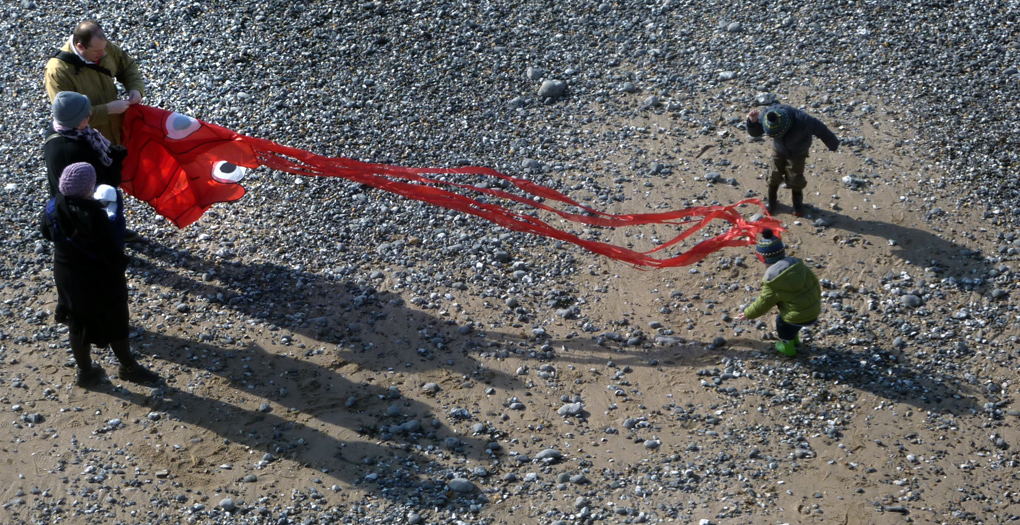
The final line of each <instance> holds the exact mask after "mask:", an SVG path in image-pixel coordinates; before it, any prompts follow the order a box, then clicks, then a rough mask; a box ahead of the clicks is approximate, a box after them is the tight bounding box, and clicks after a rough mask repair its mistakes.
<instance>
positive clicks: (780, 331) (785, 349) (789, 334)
mask: <svg viewBox="0 0 1020 525" xmlns="http://www.w3.org/2000/svg"><path fill="white" fill-rule="evenodd" d="M799 333H800V327H799V326H797V325H793V324H790V323H787V322H786V321H784V320H783V318H782V317H781V316H780V315H776V335H778V336H779V341H777V342H776V350H778V351H779V352H780V353H781V354H784V355H788V356H790V357H793V356H795V355H797V348H796V347H797V344H798V343H800V340H799V339H798V337H797V334H799Z"/></svg>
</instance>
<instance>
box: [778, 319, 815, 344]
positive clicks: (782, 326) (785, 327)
mask: <svg viewBox="0 0 1020 525" xmlns="http://www.w3.org/2000/svg"><path fill="white" fill-rule="evenodd" d="M817 321H818V319H814V320H811V321H808V322H806V323H803V324H793V323H788V322H786V321H784V320H783V317H782V315H780V314H776V335H778V336H779V338H780V339H782V340H783V341H793V340H794V339H796V338H797V334H799V333H800V329H801V328H804V327H805V326H811V325H813V324H815V322H817Z"/></svg>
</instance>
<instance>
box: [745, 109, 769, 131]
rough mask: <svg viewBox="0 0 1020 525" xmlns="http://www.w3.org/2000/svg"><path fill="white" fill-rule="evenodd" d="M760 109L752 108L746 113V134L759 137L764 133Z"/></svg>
mask: <svg viewBox="0 0 1020 525" xmlns="http://www.w3.org/2000/svg"><path fill="white" fill-rule="evenodd" d="M759 115H761V110H759V109H752V110H751V111H750V112H748V113H747V134H748V135H750V136H752V137H760V136H762V135H764V134H765V127H764V126H762V125H761V119H759V118H758V116H759Z"/></svg>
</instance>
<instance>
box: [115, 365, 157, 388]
mask: <svg viewBox="0 0 1020 525" xmlns="http://www.w3.org/2000/svg"><path fill="white" fill-rule="evenodd" d="M117 375H118V376H120V378H121V379H123V380H124V381H131V382H132V383H141V384H143V385H151V384H153V383H158V382H160V377H159V374H157V373H155V372H153V371H152V370H149V369H148V368H145V367H144V366H142V365H140V364H138V362H134V363H132V364H130V365H120V370H118V371H117Z"/></svg>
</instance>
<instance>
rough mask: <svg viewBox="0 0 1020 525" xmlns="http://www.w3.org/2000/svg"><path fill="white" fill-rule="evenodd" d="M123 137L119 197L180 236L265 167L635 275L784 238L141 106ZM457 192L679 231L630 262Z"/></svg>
mask: <svg viewBox="0 0 1020 525" xmlns="http://www.w3.org/2000/svg"><path fill="white" fill-rule="evenodd" d="M123 137H124V144H125V146H127V149H128V155H127V158H126V159H125V160H124V171H123V183H122V184H121V187H122V188H124V191H126V192H127V193H129V194H131V195H133V196H134V197H135V198H137V199H139V200H142V201H145V202H147V203H149V205H151V206H152V207H153V209H155V210H156V212H157V213H159V214H160V215H162V216H164V217H166V218H168V219H170V221H171V222H173V223H174V224H176V225H177V226H178V227H180V228H184V227H186V226H188V225H189V224H191V223H193V222H195V221H196V220H198V219H199V218H200V217H201V216H202V214H203V213H205V210H207V209H209V207H210V206H212V205H213V204H215V203H217V202H228V201H235V200H238V199H240V198H241V197H242V196H244V193H245V190H244V188H243V187H242V186H241V184H240V182H241V180H243V179H244V177H245V176H246V175H247V173H248V172H249V171H250V170H251V169H254V168H257V167H259V166H265V167H267V168H270V169H274V170H278V171H283V172H287V173H291V174H294V175H301V176H315V177H340V178H344V179H347V180H350V181H353V182H357V183H360V184H365V185H368V186H372V187H374V188H378V189H380V190H384V191H388V192H391V193H395V194H397V195H401V196H403V197H406V198H408V199H414V200H418V201H423V202H428V203H430V204H434V205H436V206H440V207H443V208H447V209H450V210H455V211H459V212H463V213H467V214H471V215H475V216H477V217H481V218H483V219H486V220H489V221H492V222H494V223H496V224H499V225H500V226H503V227H504V228H508V229H511V230H515V231H521V232H527V233H532V234H535V235H542V236H545V237H550V238H553V239H558V240H561V241H564V242H569V243H572V244H576V245H578V246H580V247H582V248H584V249H586V250H588V251H590V252H593V253H597V254H600V255H604V256H606V257H609V258H611V259H615V260H618V261H622V262H625V263H628V264H631V265H634V266H637V267H650V268H668V267H677V266H687V265H690V264H694V263H696V262H698V261H700V260H702V259H704V258H705V257H706V256H707V255H708V254H710V253H713V252H715V251H718V250H720V249H722V248H725V247H737V246H750V245H753V244H755V241H756V239H757V235H758V234H759V233H760V232H761V231H762V230H764V229H765V228H770V229H772V230H773V231H774V232H777V233H779V232H782V231H785V229H784V228H783V227H782V225H781V223H780V222H779V221H778V220H776V219H773V218H771V217H770V216H768V214H767V212H766V213H765V217H764V218H761V219H759V220H757V221H754V222H750V221H747V220H745V219H744V217H743V216H742V215H741V214H740V213H739V212H738V211H737V208H739V207H741V206H743V205H757V206H759V207H761V208H762V210H765V207H764V206H763V205H762V203H761V201H760V200H758V199H746V200H742V201H740V202H738V203H736V204H732V205H728V206H699V207H694V208H687V209H683V210H676V211H670V212H662V213H639V214H621V215H614V214H608V213H603V212H599V211H597V210H594V209H592V208H589V207H587V206H583V205H581V204H579V203H577V202H575V201H574V200H572V199H570V198H569V197H567V196H566V195H564V194H562V193H560V192H558V191H556V190H554V189H552V188H548V187H545V186H542V185H539V184H536V183H534V182H531V181H528V180H526V179H522V178H517V177H510V176H508V175H504V174H502V173H500V172H498V171H496V170H493V169H490V168H484V167H476V166H468V167H462V168H409V167H402V166H393V165H388V164H371V163H366V162H360V161H357V160H354V159H348V158H343V157H323V156H320V155H316V154H314V153H310V152H308V151H304V150H300V149H296V148H291V147H287V146H281V145H279V144H276V143H275V142H272V141H269V140H265V139H260V138H255V137H248V136H245V135H240V134H238V133H235V132H233V131H231V130H229V129H226V128H224V127H221V126H217V125H215V124H209V123H206V122H202V121H200V120H196V119H194V118H192V117H189V116H186V115H182V114H180V113H175V112H171V111H167V110H163V109H159V108H154V107H150V106H144V105H141V104H136V105H133V106H130V107H129V108H128V111H127V112H126V113H125V114H124V127H123ZM443 175H475V176H481V177H487V178H496V179H501V180H503V181H507V182H509V183H510V184H512V185H513V186H515V187H516V188H517V189H518V190H519V191H520V192H521V193H522V194H523V195H519V194H516V193H511V192H509V191H505V190H501V189H497V188H492V187H489V185H475V184H463V183H456V182H451V181H448V180H443V179H437V178H434V177H435V176H443ZM459 192H464V193H468V192H471V193H475V194H479V193H480V194H484V195H488V196H490V197H496V198H499V199H503V200H506V201H512V202H515V203H517V204H518V205H521V206H526V207H529V208H533V209H536V210H542V211H545V212H549V213H553V214H555V215H558V216H559V217H560V218H562V219H564V220H566V221H569V222H572V223H578V224H584V225H588V226H596V227H608V228H619V227H624V226H641V225H647V224H663V225H671V226H683V227H685V228H686V229H684V230H683V231H681V232H680V233H679V234H678V235H677V236H676V237H674V238H673V239H671V240H669V241H667V242H665V243H663V244H662V245H660V246H658V247H656V248H655V249H653V250H650V251H647V252H638V251H634V250H631V249H628V248H624V247H620V246H615V245H612V244H609V243H604V242H599V241H593V240H589V239H582V238H580V237H578V236H577V235H575V234H572V233H570V232H568V231H564V230H561V229H558V228H556V227H554V226H552V225H550V224H548V223H547V222H544V221H542V220H540V219H538V218H536V217H534V216H532V215H529V214H525V213H521V212H517V211H513V210H511V209H508V208H506V207H503V206H500V205H497V204H492V203H491V202H489V200H479V199H476V198H473V197H470V196H468V195H465V194H463V193H459ZM546 201H552V202H554V203H560V204H562V205H565V206H573V207H575V208H578V209H579V210H583V212H581V213H572V212H568V211H564V210H560V209H557V208H554V207H553V206H550V205H549V204H546ZM717 219H718V220H723V221H726V222H729V223H730V229H729V230H727V231H726V232H724V233H722V234H719V235H717V236H715V237H711V238H708V239H705V240H703V241H701V242H699V243H697V244H696V245H695V246H693V247H691V249H690V250H688V251H686V252H684V253H681V254H679V255H676V256H673V257H668V258H663V259H658V258H655V257H652V256H651V255H652V254H654V253H656V252H659V251H661V250H665V249H667V248H670V247H673V246H675V245H677V244H678V243H680V242H682V241H684V240H685V239H687V238H689V237H691V236H692V235H694V234H695V233H696V232H698V231H699V230H701V229H702V228H704V227H705V226H707V225H708V224H709V223H711V222H712V221H714V220H717Z"/></svg>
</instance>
